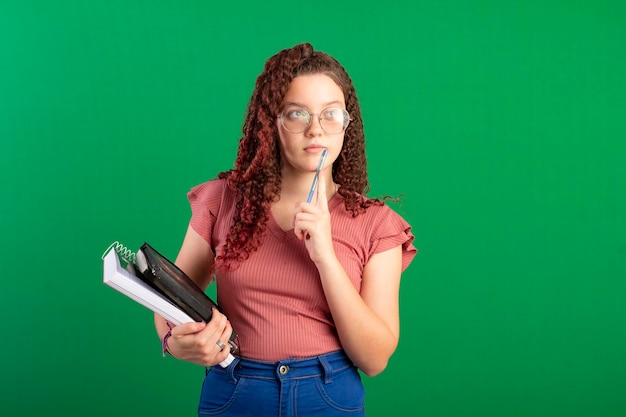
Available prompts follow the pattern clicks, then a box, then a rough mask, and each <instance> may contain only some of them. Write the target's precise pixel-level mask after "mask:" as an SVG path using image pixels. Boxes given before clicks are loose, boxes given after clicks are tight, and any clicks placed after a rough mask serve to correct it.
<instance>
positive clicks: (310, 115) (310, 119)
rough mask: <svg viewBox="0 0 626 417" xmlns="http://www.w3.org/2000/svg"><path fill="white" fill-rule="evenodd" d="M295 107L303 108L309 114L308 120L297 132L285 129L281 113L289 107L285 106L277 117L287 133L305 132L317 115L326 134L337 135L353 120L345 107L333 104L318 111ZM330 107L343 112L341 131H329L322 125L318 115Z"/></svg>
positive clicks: (300, 107)
mask: <svg viewBox="0 0 626 417" xmlns="http://www.w3.org/2000/svg"><path fill="white" fill-rule="evenodd" d="M294 107H297V108H298V109H302V110H305V111H306V112H307V113H308V115H309V122H308V123H307V124H306V126H305V128H304V129H303V130H301V131H299V132H294V131H292V130H289V129H287V126H285V121H284V120H283V115H284V113H285V111H287V110H288V109H289V108H285V109H283V110H282V111H281V112H280V114H279V115H278V118H279V119H280V124H281V125H282V126H283V127H284V128H285V130H286V131H287V132H289V133H302V132H306V131H307V129H309V128H310V127H311V124H312V123H313V116H317V121H318V123H319V124H320V127H321V128H322V130H323V131H324V133H326V134H328V135H338V134H340V133H343V132H345V131H346V129H347V128H348V126H349V125H350V122H351V121H352V120H353V119H352V118H351V117H350V113H348V110H346V109H342V108H341V107H335V106H330V107H326V108H324V109H322V110H321V111H320V112H319V113H311V111H310V110H309V109H307V108H306V107H304V106H294ZM330 109H337V110H341V111H342V112H343V116H344V120H345V122H344V126H343V129H342V130H341V132H337V133H329V132H327V131H326V129H324V125H322V119H321V118H320V115H321V114H323V113H324V112H325V111H326V110H330Z"/></svg>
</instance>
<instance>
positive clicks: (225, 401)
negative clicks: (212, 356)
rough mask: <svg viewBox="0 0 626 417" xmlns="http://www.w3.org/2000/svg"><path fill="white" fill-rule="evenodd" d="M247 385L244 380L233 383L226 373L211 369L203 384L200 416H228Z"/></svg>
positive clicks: (240, 379)
mask: <svg viewBox="0 0 626 417" xmlns="http://www.w3.org/2000/svg"><path fill="white" fill-rule="evenodd" d="M245 383H246V382H245V379H243V378H239V379H238V380H237V381H233V380H232V379H230V378H229V376H228V374H227V373H226V372H223V371H216V370H214V369H213V368H211V369H209V371H208V372H207V375H206V377H205V378H204V382H203V383H202V393H201V395H200V404H199V406H198V415H207V416H227V415H228V414H227V412H228V411H229V409H230V407H231V405H232V404H233V403H234V402H235V400H236V399H237V395H238V394H239V392H241V390H242V389H243V387H244V386H245Z"/></svg>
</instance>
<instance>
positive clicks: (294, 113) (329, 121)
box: [278, 106, 352, 135]
mask: <svg viewBox="0 0 626 417" xmlns="http://www.w3.org/2000/svg"><path fill="white" fill-rule="evenodd" d="M313 116H317V118H318V120H319V122H320V126H321V127H322V130H323V131H324V132H326V133H328V134H331V135H335V134H338V133H341V132H343V131H344V130H346V128H347V127H348V124H349V123H350V120H352V119H350V115H349V114H348V112H347V111H346V110H344V109H342V108H339V107H328V108H326V109H324V110H322V111H321V112H319V113H311V112H309V111H308V110H307V109H306V108H304V107H297V106H290V107H287V108H286V109H285V110H283V111H282V113H281V114H280V115H279V116H278V118H279V119H280V122H281V123H282V125H283V127H284V128H285V130H287V132H290V133H302V132H304V131H305V130H307V129H308V128H309V126H311V122H312V120H313Z"/></svg>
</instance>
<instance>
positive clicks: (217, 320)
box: [168, 309, 233, 366]
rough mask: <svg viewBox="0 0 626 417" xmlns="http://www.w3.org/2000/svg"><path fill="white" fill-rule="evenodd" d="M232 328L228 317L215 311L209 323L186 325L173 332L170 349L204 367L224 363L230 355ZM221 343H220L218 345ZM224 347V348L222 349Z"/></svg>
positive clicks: (179, 356)
mask: <svg viewBox="0 0 626 417" xmlns="http://www.w3.org/2000/svg"><path fill="white" fill-rule="evenodd" d="M232 331H233V329H232V326H231V325H230V322H229V321H228V319H227V318H226V316H225V315H224V314H222V313H220V312H219V311H218V310H216V309H215V310H213V316H212V317H211V320H210V321H209V322H208V323H206V324H205V323H185V324H181V325H179V326H176V327H175V328H174V329H173V330H172V336H171V337H170V339H169V341H168V347H169V349H170V352H172V355H174V356H176V357H177V358H179V359H183V360H187V361H189V362H193V363H196V364H199V365H202V366H213V365H215V364H217V363H220V362H222V361H223V360H224V359H226V357H227V356H228V354H229V353H230V349H229V348H228V339H229V338H230V335H231V334H232ZM218 341H219V343H218ZM222 345H223V347H222Z"/></svg>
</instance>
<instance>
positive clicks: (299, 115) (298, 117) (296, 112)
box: [284, 108, 309, 121]
mask: <svg viewBox="0 0 626 417" xmlns="http://www.w3.org/2000/svg"><path fill="white" fill-rule="evenodd" d="M284 115H285V117H286V118H287V119H289V120H294V121H307V120H309V112H308V111H306V110H305V109H301V108H291V109H286V110H285V112H284Z"/></svg>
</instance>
